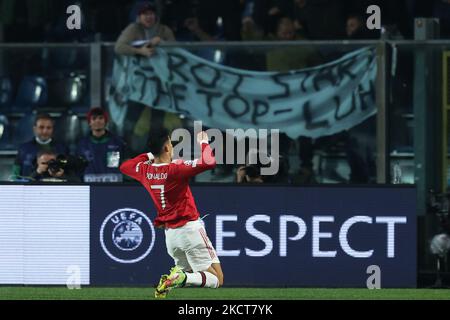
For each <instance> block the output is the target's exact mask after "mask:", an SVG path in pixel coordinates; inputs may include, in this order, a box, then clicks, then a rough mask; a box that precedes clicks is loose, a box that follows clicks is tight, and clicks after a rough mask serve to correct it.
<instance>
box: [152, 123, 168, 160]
mask: <svg viewBox="0 0 450 320" xmlns="http://www.w3.org/2000/svg"><path fill="white" fill-rule="evenodd" d="M168 140H169V130H167V129H161V130H158V131H157V132H151V133H150V138H149V139H148V144H147V146H148V148H149V150H150V152H151V153H153V155H155V156H159V155H160V154H161V152H162V149H163V147H164V144H165V143H166V142H167V141H168Z"/></svg>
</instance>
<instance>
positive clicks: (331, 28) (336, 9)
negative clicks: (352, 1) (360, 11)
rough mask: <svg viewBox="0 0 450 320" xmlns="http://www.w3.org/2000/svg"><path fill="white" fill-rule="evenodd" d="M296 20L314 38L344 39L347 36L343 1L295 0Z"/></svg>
mask: <svg viewBox="0 0 450 320" xmlns="http://www.w3.org/2000/svg"><path fill="white" fill-rule="evenodd" d="M294 3H295V9H294V20H297V23H298V24H299V25H301V26H303V27H304V28H305V29H306V30H307V32H308V35H309V38H310V39H312V40H329V39H342V38H344V36H345V30H344V28H343V26H344V24H345V14H344V7H345V3H344V2H343V1H337V0H294Z"/></svg>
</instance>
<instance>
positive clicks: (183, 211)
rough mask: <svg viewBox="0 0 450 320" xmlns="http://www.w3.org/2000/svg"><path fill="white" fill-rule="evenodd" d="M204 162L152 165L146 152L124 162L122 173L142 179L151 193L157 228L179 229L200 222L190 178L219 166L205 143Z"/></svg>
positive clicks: (175, 162)
mask: <svg viewBox="0 0 450 320" xmlns="http://www.w3.org/2000/svg"><path fill="white" fill-rule="evenodd" d="M201 149H202V156H201V158H200V159H195V160H188V161H184V160H182V159H177V160H174V161H172V162H171V163H160V164H156V163H152V161H151V160H150V159H149V157H148V155H147V154H146V153H143V154H140V155H139V156H137V157H136V158H133V159H130V160H127V161H125V162H124V163H122V165H121V166H120V171H121V172H122V173H123V174H126V175H128V176H130V177H132V178H134V179H136V180H138V181H139V182H140V183H142V185H143V186H144V187H145V189H147V191H148V192H149V193H150V196H151V197H152V199H153V202H154V204H155V206H156V209H157V212H158V214H157V217H156V218H155V220H154V224H155V226H157V227H160V226H164V227H166V228H178V227H181V226H183V225H185V224H186V223H187V222H189V221H193V220H197V219H198V218H199V216H200V215H199V213H198V210H197V207H196V205H195V201H194V197H193V196H192V193H191V189H190V188H189V178H191V177H193V176H195V175H197V174H199V173H201V172H203V171H205V170H208V169H212V168H214V167H215V165H216V160H215V158H214V155H213V152H212V149H211V147H210V146H209V144H208V143H207V142H203V143H202V144H201Z"/></svg>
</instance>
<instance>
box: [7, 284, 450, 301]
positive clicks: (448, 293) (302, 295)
mask: <svg viewBox="0 0 450 320" xmlns="http://www.w3.org/2000/svg"><path fill="white" fill-rule="evenodd" d="M72 299H76V300H102V299H107V300H127V299H132V300H153V299H154V297H153V288H122V287H118V288H97V287H81V289H79V290H69V289H67V288H66V287H28V286H25V287H0V300H72ZM167 299H170V300H187V299H189V300H196V299H210V300H251V299H261V300H266V299H269V300H278V299H281V300H291V299H302V300H303V299H305V300H336V299H337V300H380V299H383V300H415V299H427V300H442V299H446V300H450V290H447V289H379V290H368V289H310V288H270V289H266V288H221V289H216V290H215V289H199V288H183V289H175V290H172V291H171V292H170V295H169V296H168V297H167Z"/></svg>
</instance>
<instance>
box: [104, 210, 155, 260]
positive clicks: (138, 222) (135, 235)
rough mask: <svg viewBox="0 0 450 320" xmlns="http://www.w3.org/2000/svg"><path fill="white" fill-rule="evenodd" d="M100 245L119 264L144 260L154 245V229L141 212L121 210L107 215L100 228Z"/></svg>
mask: <svg viewBox="0 0 450 320" xmlns="http://www.w3.org/2000/svg"><path fill="white" fill-rule="evenodd" d="M100 243H101V246H102V248H103V250H104V251H105V253H106V254H107V255H108V257H110V258H111V259H113V260H114V261H117V262H119V263H135V262H138V261H141V260H142V259H144V258H145V257H146V256H147V255H148V254H149V253H150V251H151V250H152V248H153V245H154V243H155V229H154V228H153V225H152V223H151V221H150V219H149V218H148V217H147V216H146V215H145V214H144V213H142V212H141V211H139V210H136V209H131V208H122V209H118V210H116V211H114V212H112V213H111V214H110V215H108V216H107V217H106V218H105V220H104V221H103V223H102V226H101V228H100Z"/></svg>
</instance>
